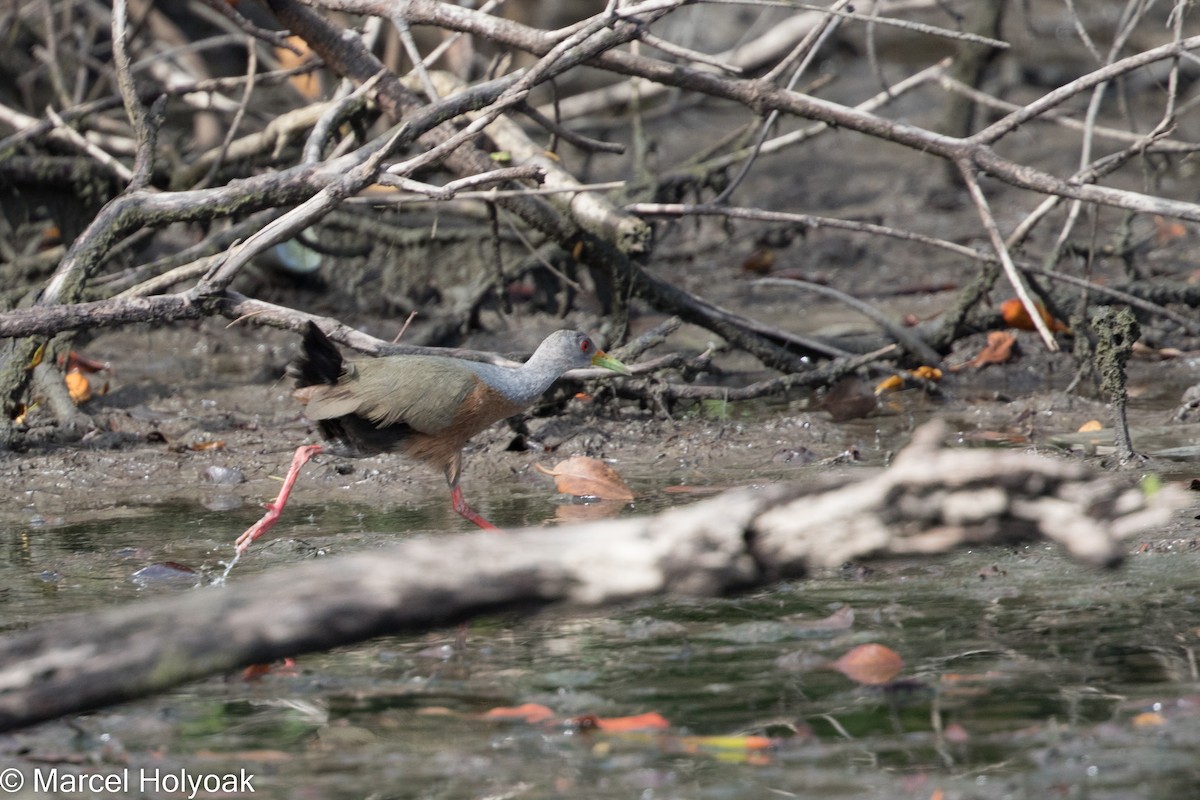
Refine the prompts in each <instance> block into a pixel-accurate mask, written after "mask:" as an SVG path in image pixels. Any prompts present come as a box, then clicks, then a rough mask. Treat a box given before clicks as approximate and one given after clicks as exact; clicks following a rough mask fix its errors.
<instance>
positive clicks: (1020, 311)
mask: <svg viewBox="0 0 1200 800" xmlns="http://www.w3.org/2000/svg"><path fill="white" fill-rule="evenodd" d="M1035 305H1036V306H1037V310H1038V314H1040V315H1041V317H1042V322H1045V323H1046V327H1047V328H1049V329H1050V332H1051V333H1069V332H1070V331H1071V329H1070V328H1068V327H1067V326H1066V325H1064V324H1062V323H1061V322H1059V321H1058V320H1056V319H1055V318H1054V317H1052V316H1050V312H1049V311H1047V310H1046V307H1045V306H1044V305H1042V304H1041V303H1035ZM1000 316H1001V317H1003V318H1004V323H1005V324H1006V325H1008V327H1010V328H1016V329H1017V330H1019V331H1033V330H1037V328H1036V327H1034V324H1033V320H1032V319H1030V317H1029V311H1028V310H1027V309H1026V308H1025V304H1024V303H1022V302H1021V301H1020V300H1018V299H1017V298H1015V297H1014V298H1011V299H1009V300H1005V301H1004V302H1003V303H1001V304H1000Z"/></svg>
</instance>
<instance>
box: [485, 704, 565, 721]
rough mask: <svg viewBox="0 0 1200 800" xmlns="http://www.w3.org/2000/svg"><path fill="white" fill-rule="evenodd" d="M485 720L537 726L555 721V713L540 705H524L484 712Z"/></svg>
mask: <svg viewBox="0 0 1200 800" xmlns="http://www.w3.org/2000/svg"><path fill="white" fill-rule="evenodd" d="M483 718H484V719H491V720H503V721H507V722H527V723H529V724H530V725H536V724H537V723H539V722H546V721H547V720H551V719H554V712H553V711H551V710H550V709H549V708H547V707H546V706H543V705H541V704H539V703H523V704H521V705H519V706H515V707H513V708H493V709H489V710H488V711H486V712H484V714H483Z"/></svg>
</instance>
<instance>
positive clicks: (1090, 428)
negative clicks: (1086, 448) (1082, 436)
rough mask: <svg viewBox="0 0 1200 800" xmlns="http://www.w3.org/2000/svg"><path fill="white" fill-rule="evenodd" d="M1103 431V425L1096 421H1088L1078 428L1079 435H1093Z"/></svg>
mask: <svg viewBox="0 0 1200 800" xmlns="http://www.w3.org/2000/svg"><path fill="white" fill-rule="evenodd" d="M1102 430H1104V423H1103V422H1101V421H1100V420H1098V419H1089V420H1088V421H1087V422H1085V423H1083V424H1082V425H1080V426H1079V432H1080V433H1095V432H1096V431H1102Z"/></svg>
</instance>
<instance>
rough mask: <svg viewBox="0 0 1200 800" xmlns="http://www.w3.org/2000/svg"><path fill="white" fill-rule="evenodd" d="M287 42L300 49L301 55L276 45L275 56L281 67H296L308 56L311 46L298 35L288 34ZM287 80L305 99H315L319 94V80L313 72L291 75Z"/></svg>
mask: <svg viewBox="0 0 1200 800" xmlns="http://www.w3.org/2000/svg"><path fill="white" fill-rule="evenodd" d="M288 44H291V45H294V46H295V47H296V48H297V49H298V50H299V51H300V53H301V55H296V53H294V52H293V51H291V50H289V49H287V48H286V47H276V48H275V57H276V58H277V59H278V60H279V66H280V68H281V69H292V68H293V67H298V66H300V65H301V64H303V63H304V62H305V61H307V60H308V59H309V58H310V56H311V54H312V48H310V47H309V46H308V42H306V41H304V39H302V38H300V37H299V36H289V37H288ZM288 82H289V83H291V84H292V88H294V89H295V90H296V91H297V92H299V93H300V94H301V95H302V96H303V97H304V99H306V100H315V99H317V96H318V95H320V94H321V82H320V81H319V80H318V79H317V74H316V73H315V72H308V73H305V74H304V75H293V76H292V77H290V78H288Z"/></svg>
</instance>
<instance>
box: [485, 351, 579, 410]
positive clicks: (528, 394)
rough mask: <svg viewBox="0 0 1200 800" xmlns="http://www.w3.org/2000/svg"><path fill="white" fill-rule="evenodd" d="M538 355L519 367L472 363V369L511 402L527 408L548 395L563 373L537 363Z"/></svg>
mask: <svg viewBox="0 0 1200 800" xmlns="http://www.w3.org/2000/svg"><path fill="white" fill-rule="evenodd" d="M536 359H537V354H536V353H535V354H534V356H533V358H530V359H529V361H526V362H525V363H524V364H522V365H521V366H519V367H516V368H513V367H499V366H496V365H495V364H481V363H472V364H471V367H470V368H471V369H472V370H474V372H475V374H476V375H478V376H479V377H481V378H483V379H484V381H486V382H487V383H488V384H489V385H491V386H492V387H493V388H495V389H497V390H499V392H500V393H501V394H502V395H504V398H505V399H506V400H508V401H509V402H511V403H513V404H515V405H518V406H520V407H521V408H526V407H528V406H531V405H533V402H534V401H535V400H537V399H538V398H539V397H541V396H542V395H543V394H545V393H546V390H547V389H549V388H550V385H551V384H552V383H554V381H556V380H557V379H558V377H559V375H560V374H561V373H559V372H554V371H553V370H547V369H546V365H544V364H541V363H537V361H536Z"/></svg>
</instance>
